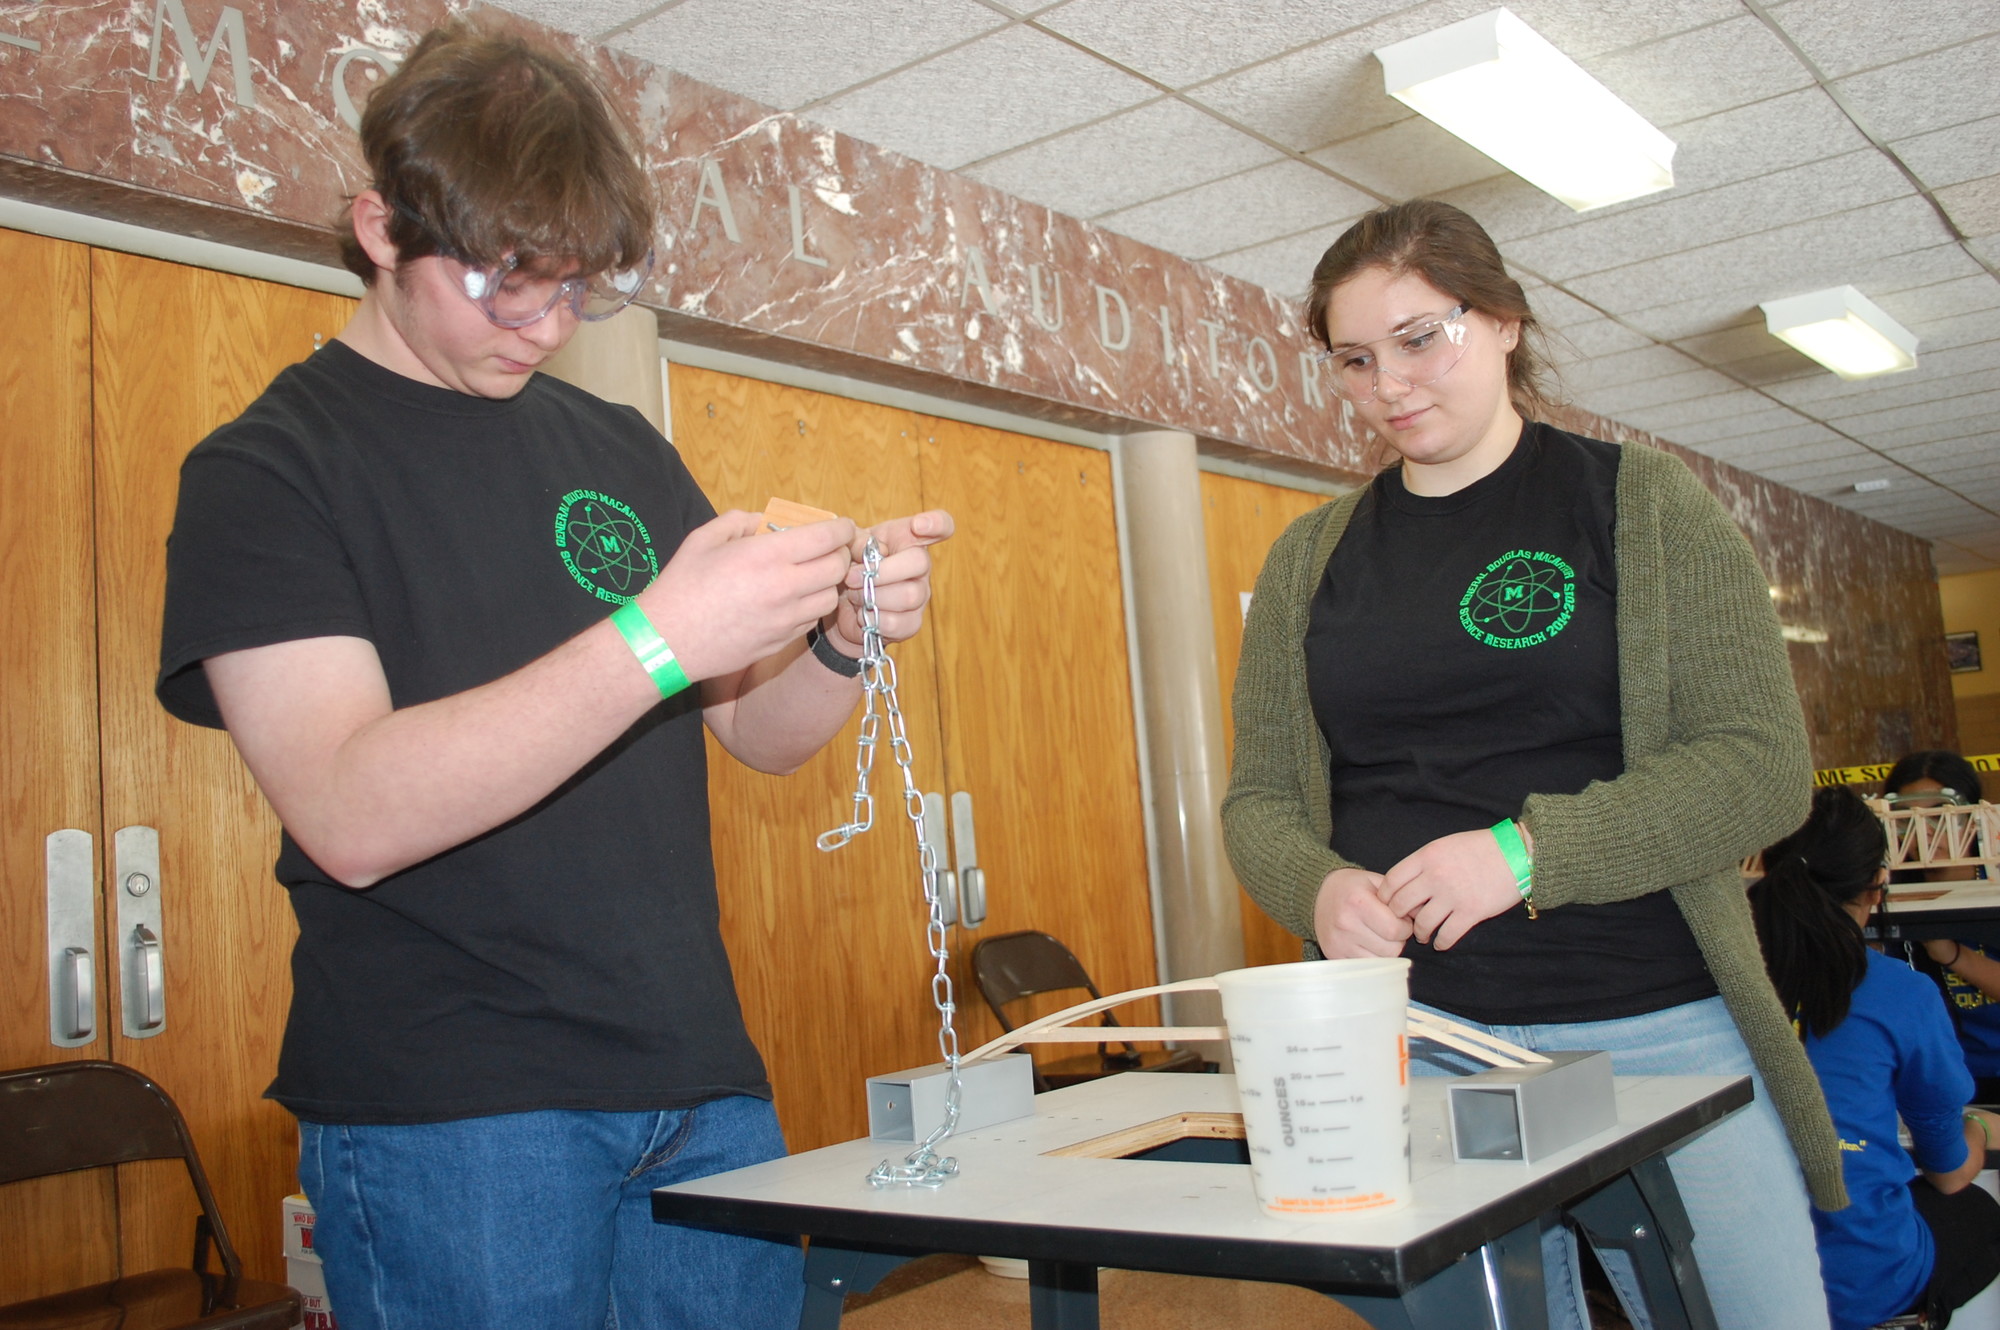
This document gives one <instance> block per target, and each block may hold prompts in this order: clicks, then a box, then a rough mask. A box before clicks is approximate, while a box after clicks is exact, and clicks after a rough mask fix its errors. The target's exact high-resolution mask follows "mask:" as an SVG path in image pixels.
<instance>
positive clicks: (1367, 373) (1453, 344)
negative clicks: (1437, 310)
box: [1315, 305, 1467, 404]
mask: <svg viewBox="0 0 2000 1330" xmlns="http://www.w3.org/2000/svg"><path fill="white" fill-rule="evenodd" d="M1466 311H1467V306H1465V305H1458V306H1456V307H1454V308H1453V309H1452V310H1451V311H1450V312H1449V313H1446V314H1444V315H1441V316H1440V317H1437V318H1431V319H1423V320H1420V321H1418V322H1416V323H1412V324H1411V325H1409V326H1408V327H1406V328H1404V329H1402V330H1401V331H1400V332H1397V333H1395V334H1393V335H1391V336H1388V337H1383V338H1380V339H1378V340H1376V341H1373V342H1360V343H1354V344H1349V345H1346V346H1336V347H1334V348H1332V349H1331V350H1327V351H1321V352H1320V353H1319V354H1318V355H1317V356H1316V357H1315V359H1316V360H1317V361H1318V362H1319V363H1320V364H1322V365H1330V366H1331V367H1332V377H1333V390H1334V391H1335V392H1336V393H1339V394H1340V395H1341V396H1342V397H1344V398H1346V399H1347V400H1348V401H1350V402H1354V403H1357V404H1358V403H1362V402H1372V401H1374V400H1375V393H1376V390H1377V389H1378V388H1379V387H1380V386H1381V382H1382V375H1384V374H1387V375H1388V376H1389V377H1390V378H1392V379H1394V380H1396V381H1397V382H1398V383H1401V384H1405V385H1407V386H1409V387H1412V388H1415V387H1420V386H1422V385H1424V384H1427V383H1436V382H1437V381H1438V380H1439V379H1441V378H1443V377H1444V376H1445V375H1447V374H1449V373H1451V370H1452V366H1454V365H1456V364H1457V363H1458V361H1459V357H1461V356H1463V355H1464V354H1465V337H1466V332H1467V329H1466V326H1465V315H1466Z"/></svg>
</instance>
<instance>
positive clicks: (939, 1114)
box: [868, 1053, 1035, 1141]
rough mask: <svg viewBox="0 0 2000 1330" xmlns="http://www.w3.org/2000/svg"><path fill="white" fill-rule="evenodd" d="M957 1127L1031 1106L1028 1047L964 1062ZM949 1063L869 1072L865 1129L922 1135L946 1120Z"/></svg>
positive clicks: (909, 1137) (880, 1134) (974, 1126)
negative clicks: (883, 1071) (880, 1072)
mask: <svg viewBox="0 0 2000 1330" xmlns="http://www.w3.org/2000/svg"><path fill="white" fill-rule="evenodd" d="M958 1083H959V1090H958V1130H960V1131H976V1130H978V1129H979V1128H981V1127H990V1126H992V1125H993V1124H994V1123H996V1122H1009V1121H1012V1120H1013V1119H1015V1118H1025V1117H1027V1116H1028V1115H1029V1114H1031V1113H1033V1112H1034V1111H1035V1063H1034V1059H1033V1058H1030V1057H1029V1056H1028V1055H1027V1054H1026V1053H1004V1054H1002V1055H1001V1056H999V1057H997V1058H982V1059H981V1060H980V1061H978V1062H966V1063H962V1064H960V1066H959V1069H958ZM950 1085H951V1068H950V1066H949V1065H947V1064H946V1063H943V1062H933V1063H932V1064H931V1065H929V1066H928V1067H912V1068H910V1069H909V1070H908V1071H895V1072H890V1073H889V1074H887V1075H885V1076H870V1077H869V1078H868V1134H869V1135H870V1136H872V1137H874V1138H875V1139H876V1140H878V1141H921V1140H923V1139H924V1138H925V1137H927V1136H929V1135H930V1134H931V1132H932V1131H934V1130H936V1128H937V1126H938V1124H939V1123H941V1122H943V1121H944V1116H945V1094H946V1092H947V1090H948V1089H949V1087H950Z"/></svg>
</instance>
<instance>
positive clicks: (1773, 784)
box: [1222, 446, 1847, 1209]
mask: <svg viewBox="0 0 2000 1330" xmlns="http://www.w3.org/2000/svg"><path fill="white" fill-rule="evenodd" d="M1365 493H1367V491H1366V490H1365V489H1363V490H1360V491H1357V492H1355V493H1353V494H1348V495H1345V496H1343V497H1341V498H1339V499H1336V500H1335V501H1334V502H1332V503H1329V504H1327V505H1325V506H1324V507H1321V508H1318V509H1316V510H1314V511H1313V512H1310V513H1307V514H1306V515H1305V516H1303V517H1301V518H1299V519H1298V520H1297V521H1295V522H1293V523H1292V525H1291V527H1290V528H1289V529H1287V530H1286V532H1285V534H1284V535H1282V536H1280V537H1279V538H1278V542H1277V543H1276V544H1275V545H1273V546H1272V548H1271V553H1270V555H1269V556H1268V558H1267V559H1266V560H1265V563H1264V571H1263V572H1262V573H1261V574H1259V575H1258V578H1257V590H1256V594H1255V595H1254V596H1253V597H1252V598H1251V602H1250V610H1249V615H1248V618H1247V620H1246V622H1245V624H1244V633H1243V656H1242V661H1241V663H1240V664H1239V665H1238V667H1237V673H1236V692H1235V721H1236V756H1235V763H1234V766H1233V769H1232V770H1231V772H1230V781H1229V795H1228V797H1227V798H1226V799H1224V800H1223V804H1222V825H1223V834H1224V838H1225V840H1226V843H1227V845H1228V849H1229V858H1230V861H1231V862H1232V863H1233V864H1234V865H1235V866H1236V873H1237V876H1238V877H1239V878H1240V879H1241V880H1242V882H1243V885H1244V887H1245V888H1246V889H1248V891H1249V892H1250V894H1251V896H1252V897H1254V898H1255V899H1256V901H1257V903H1258V904H1259V905H1261V906H1263V908H1264V910H1265V912H1266V913H1267V914H1269V915H1270V916H1271V917H1272V918H1273V919H1275V920H1277V921H1278V922H1279V923H1280V924H1282V925H1283V926H1284V927H1285V928H1287V929H1289V930H1290V931H1291V932H1293V933H1294V934H1296V935H1298V936H1299V937H1301V938H1304V939H1306V940H1307V941H1308V943H1310V942H1311V941H1312V939H1313V905H1314V902H1315V899H1316V898H1317V896H1318V893H1319V887H1320V884H1321V882H1323V881H1324V880H1325V878H1326V875H1327V874H1328V873H1331V872H1333V871H1334V870H1335V869H1337V868H1344V867H1352V866H1353V865H1351V864H1349V863H1348V862H1347V861H1346V860H1343V859H1342V858H1341V857H1340V856H1338V855H1337V854H1335V853H1334V852H1333V851H1332V850H1330V849H1329V848H1327V847H1328V845H1329V844H1330V842H1331V840H1332V835H1333V813H1332V809H1331V806H1330V802H1329V794H1328V765H1329V762H1330V760H1331V758H1330V754H1329V752H1328V749H1327V745H1326V740H1325V738H1324V737H1323V736H1322V735H1321V733H1320V730H1319V726H1318V725H1317V724H1316V723H1315V721H1314V718H1313V712H1312V704H1311V701H1310V700H1309V698H1308V696H1307V693H1306V672H1305V655H1304V646H1303V643H1304V641H1305V633H1306V623H1307V619H1308V617H1309V614H1310V610H1311V606H1312V599H1313V594H1314V592H1315V591H1316V590H1317V588H1318V586H1319V582H1320V578H1321V576H1322V575H1323V574H1324V572H1325V570H1326V565H1327V560H1328V559H1329V558H1330V557H1331V556H1332V554H1333V548H1334V546H1335V545H1336V544H1338V543H1339V541H1340V537H1341V535H1342V533H1343V532H1344V531H1345V530H1346V529H1347V522H1348V519H1349V518H1350V517H1351V516H1352V515H1353V512H1354V509H1355V505H1356V503H1357V502H1358V501H1359V500H1360V498H1361V496H1362V495H1363V494H1365ZM1614 541H1615V550H1616V559H1617V570H1618V675H1619V687H1618V691H1619V705H1620V708H1621V728H1622V730H1623V736H1624V746H1625V771H1624V773H1623V774H1622V775H1620V776H1619V777H1618V778H1617V779H1616V780H1611V781H1597V782H1594V783H1592V784H1591V785H1590V786H1588V787H1587V788H1586V789H1584V790H1583V791H1582V792H1581V793H1579V794H1566V795H1552V794H1537V795H1533V796H1530V798H1529V799H1528V801H1527V806H1526V808H1525V809H1524V810H1523V813H1522V816H1523V819H1524V820H1525V821H1526V822H1527V823H1528V825H1529V827H1530V828H1531V830H1532V831H1533V834H1534V841H1535V885H1534V892H1535V903H1536V905H1537V906H1538V907H1539V908H1541V909H1544V910H1549V909H1558V908H1560V907H1562V906H1564V905H1567V904H1570V903H1572V902H1581V903H1586V904H1600V903H1604V902H1608V901H1617V900H1629V899H1631V898H1633V897H1636V896H1642V895H1645V894H1646V893H1647V892H1652V891H1658V890H1660V889H1661V888H1662V887H1666V888H1668V889H1670V890H1671V891H1672V892H1673V894H1674V901H1675V903H1676V904H1678V905H1679V906H1680V909H1681V913H1682V915H1683V916H1685V917H1686V919H1687V922H1688V927H1689V928H1690V929H1691V930H1692V931H1693V933H1694V938H1695V942H1696V944H1697V945H1698V946H1699V947H1700V948H1701V953H1702V956H1703V957H1704V958H1705V959H1706V961H1707V962H1708V968H1709V971H1710V973H1711V974H1713V975H1714V976H1715V982H1716V986H1717V987H1718V988H1719V989H1720V990H1721V993H1722V997H1723V1000H1724V1001H1725V1002H1726V1003H1727V1004H1728V1007H1729V1011H1730V1014H1731V1016H1732V1017H1734V1019H1735V1021H1736V1025H1737V1028H1738V1029H1740V1030H1741V1031H1742V1032H1743V1038H1744V1042H1745V1043H1747V1044H1748V1045H1749V1048H1750V1053H1751V1056H1752V1058H1754V1059H1755V1061H1756V1064H1757V1069H1758V1071H1759V1072H1761V1073H1762V1075H1763V1078H1764V1084H1765V1086H1766V1087H1768V1089H1769V1091H1770V1093H1771V1097H1772V1099H1773V1100H1774V1101H1775V1103H1776V1105H1777V1109H1778V1113H1779V1115H1780V1117H1782V1118H1783V1120H1784V1123H1785V1128H1786V1131H1787V1133H1788V1134H1789V1135H1790V1137H1791V1141H1792V1147H1793V1149H1794V1150H1795V1151H1796V1152H1797V1154H1798V1157H1799V1162H1800V1163H1801V1165H1802V1166H1803V1167H1804V1170H1805V1175H1806V1181H1807V1183H1808V1185H1809V1186H1810V1188H1811V1190H1812V1195H1813V1200H1814V1201H1815V1202H1816V1203H1817V1204H1818V1205H1820V1206H1821V1207H1822V1208H1825V1209H1839V1208H1841V1207H1842V1206H1844V1205H1846V1203H1847V1197H1846V1189H1845V1186H1844V1185H1843V1183H1842V1180H1841V1166H1840V1152H1839V1140H1838V1138H1837V1137H1836V1136H1835V1134H1834V1129H1833V1122H1832V1119H1831V1117H1830V1116H1829V1115H1828V1113H1827V1109H1826V1101H1825V1099H1824V1098H1823V1097H1822V1096H1821V1094H1820V1088H1819V1081H1818V1080H1817V1078H1816V1077H1815V1076H1814V1075H1813V1070H1812V1065H1811V1064H1810V1063H1808V1062H1807V1061H1806V1056H1805V1050H1804V1049H1803V1048H1802V1047H1801V1046H1800V1044H1799V1041H1798V1038H1797V1037H1796V1036H1795V1035H1794V1034H1793V1032H1792V1027H1791V1022H1790V1021H1788V1020H1787V1019H1786V1017H1785V1014H1784V1011H1783V1009H1782V1008H1781V1007H1780V1005H1779V1003H1778V998H1777V994H1776V993H1775V992H1774V991H1773V990H1772V987H1771V981H1770V978H1769V976H1768V975H1767V974H1766V973H1765V970H1764V962H1763V956H1762V954H1761V953H1760V952H1759V950H1758V947H1757V938H1756V933H1755V931H1754V929H1753V927H1752V925H1751V921H1750V907H1749V903H1748V900H1747V898H1746V897H1745V894H1744V890H1743V881H1742V878H1741V877H1740V875H1739V873H1738V870H1737V865H1738V863H1739V862H1740V861H1741V860H1742V859H1743V857H1744V856H1745V855H1748V854H1751V853H1753V852H1755V851H1756V850H1758V849H1761V848H1762V847H1763V846H1765V845H1768V844H1770V843H1771V842H1773V841H1775V840H1777V839H1778V838H1779V837H1781V836H1784V835H1786V834H1788V833H1789V832H1791V831H1793V830H1794V829H1796V828H1797V827H1798V826H1799V824H1800V823H1802V822H1804V821H1805V817H1806V813H1807V810H1808V807H1809V801H1810V799H1811V793H1812V767H1811V761H1810V758H1809V756H1808V753H1807V748H1806V733H1805V723H1804V719H1803V717H1802V716H1801V714H1800V711H1799V700H1798V694H1797V693H1796V692H1795V691H1794V689H1793V686H1792V674H1791V667H1790V663H1789V662H1788V661H1787V659H1786V655H1785V645H1784V642H1783V640H1782V639H1781V638H1780V637H1779V635H1778V621H1777V615H1776V614H1775V613H1774V612H1773V610H1772V608H1771V596H1770V588H1769V586H1768V584H1767V583H1766V582H1765V580H1764V576H1763V574H1762V573H1761V572H1760V571H1759V570H1758V567H1757V561H1756V558H1755V556H1754V555H1753V554H1752V553H1751V550H1750V545H1749V542H1748V541H1746V540H1745V539H1744V538H1743V535H1742V533H1741V532H1739V531H1738V530H1737V529H1736V526H1735V524H1734V523H1732V522H1731V521H1730V519H1729V515H1728V514H1727V513H1726V512H1724V511H1723V508H1722V505H1721V504H1720V503H1718V502H1717V501H1716V499H1715V497H1714V496H1713V495H1711V494H1710V493H1709V492H1708V491H1707V490H1706V489H1704V488H1702V485H1701V483H1700V482H1699V481H1698V480H1696V479H1695V477H1694V475H1693V473H1692V472H1690V471H1689V470H1688V468H1687V467H1686V465H1685V464H1683V463H1682V462H1681V461H1680V460H1679V459H1678V458H1675V457H1672V456H1669V455H1668V454H1666V453H1663V452H1660V451H1658V450H1656V449H1652V448H1646V447H1641V446H1628V447H1626V448H1625V449H1624V450H1623V452H1622V455H1621V457H1620V463H1619V468H1618V490H1617V527H1616V530H1615V532H1614ZM1311 954H1317V953H1316V948H1315V949H1314V950H1313V952H1312V953H1311Z"/></svg>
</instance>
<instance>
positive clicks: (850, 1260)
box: [799, 1240, 925, 1330]
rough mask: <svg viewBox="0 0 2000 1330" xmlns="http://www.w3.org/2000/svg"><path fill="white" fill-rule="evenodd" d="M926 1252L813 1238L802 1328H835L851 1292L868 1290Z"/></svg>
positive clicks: (808, 1256) (800, 1325)
mask: <svg viewBox="0 0 2000 1330" xmlns="http://www.w3.org/2000/svg"><path fill="white" fill-rule="evenodd" d="M924 1254H925V1253H922V1252H885V1251H863V1250H859V1249H857V1248H852V1247H839V1246H835V1245H834V1244H833V1243H830V1242H822V1241H817V1240H816V1241H814V1243H813V1244H812V1246H811V1247H810V1248H808V1249H807V1251H806V1276H805V1277H806V1304H805V1306H804V1307H803V1308H801V1309H800V1311H799V1330H834V1327H835V1326H837V1325H839V1324H840V1309H841V1303H842V1302H843V1301H844V1300H845V1299H846V1297H847V1295H848V1294H850V1293H866V1292H867V1291H868V1290H870V1289H872V1288H874V1287H875V1286H876V1285H877V1284H879V1283H881V1282H882V1277H883V1276H884V1275H886V1274H888V1273H889V1272H890V1271H891V1270H894V1269H895V1268H896V1267H897V1266H899V1265H904V1264H907V1263H908V1262H910V1261H914V1260H915V1259H917V1257H918V1256H921V1255H924Z"/></svg>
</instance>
